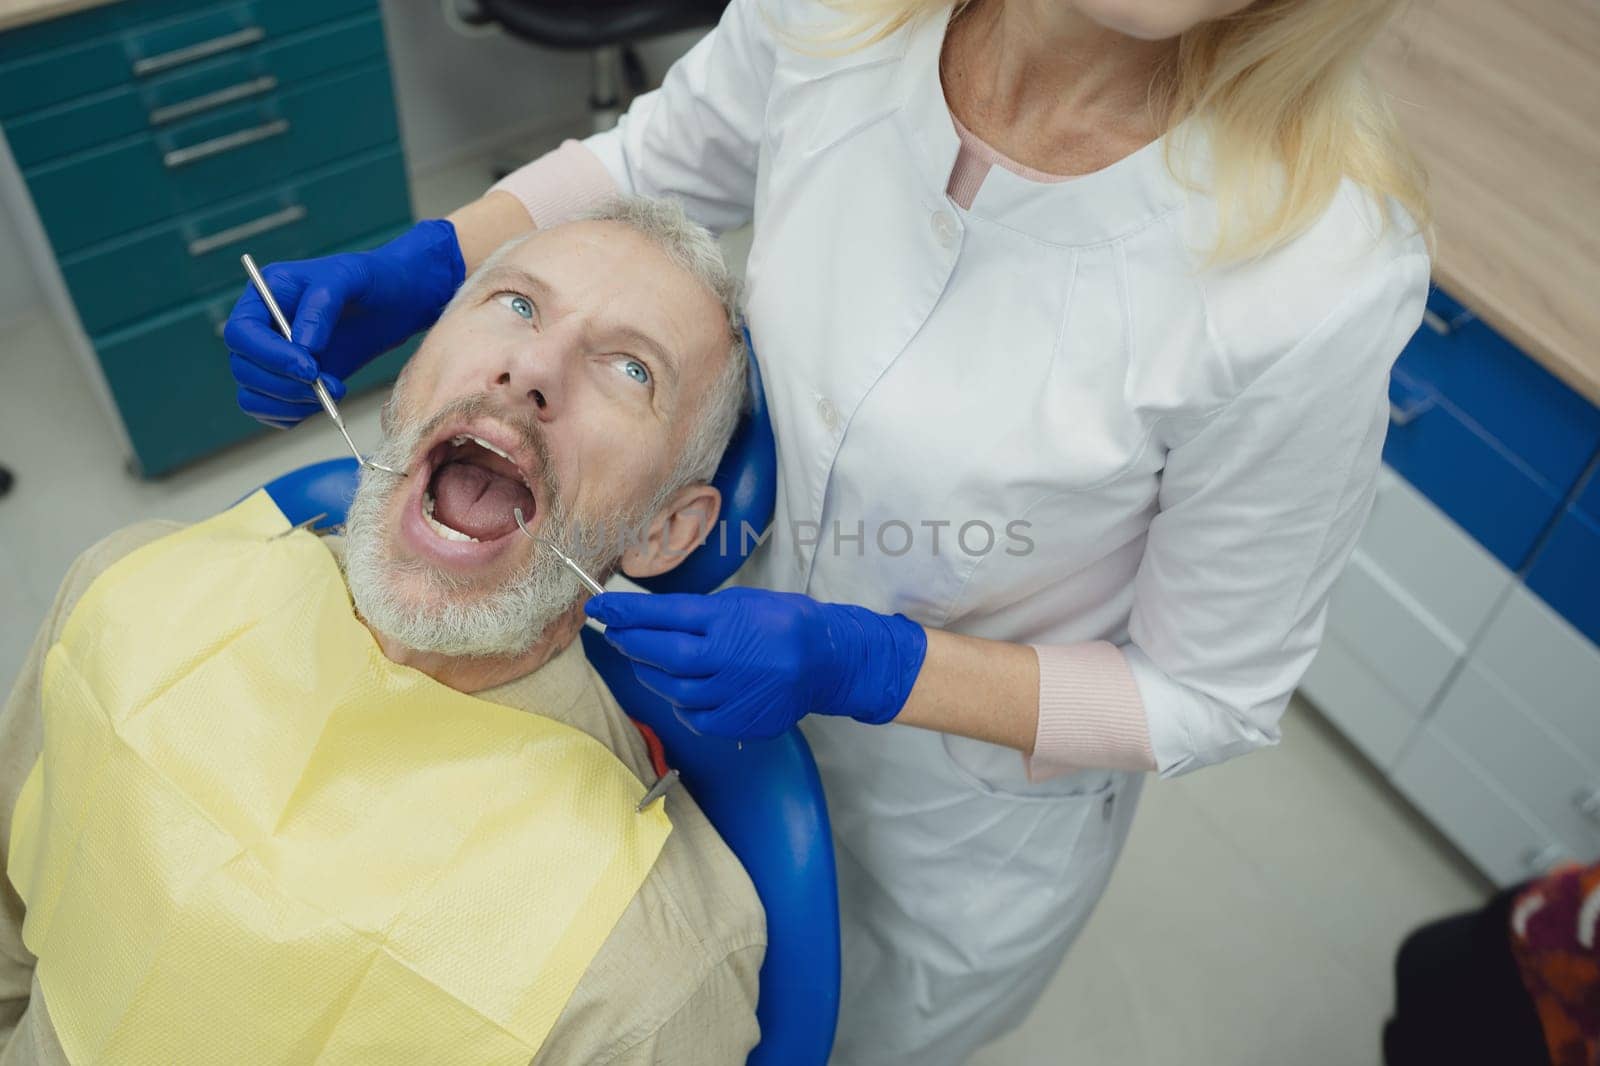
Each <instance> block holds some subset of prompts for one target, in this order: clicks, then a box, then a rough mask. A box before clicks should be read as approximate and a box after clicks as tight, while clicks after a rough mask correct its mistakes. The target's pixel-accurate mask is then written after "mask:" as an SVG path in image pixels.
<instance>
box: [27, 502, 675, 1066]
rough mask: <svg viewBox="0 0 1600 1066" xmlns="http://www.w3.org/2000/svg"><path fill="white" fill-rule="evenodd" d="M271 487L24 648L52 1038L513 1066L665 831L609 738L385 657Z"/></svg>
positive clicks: (538, 1037) (36, 917)
mask: <svg viewBox="0 0 1600 1066" xmlns="http://www.w3.org/2000/svg"><path fill="white" fill-rule="evenodd" d="M288 525H289V524H288V522H287V520H286V519H285V518H284V517H283V515H282V514H280V513H279V511H278V510H277V508H276V507H275V506H274V505H273V503H272V501H271V499H270V498H269V497H267V496H266V494H265V493H257V494H256V495H255V496H253V497H251V498H250V499H248V500H246V501H245V502H244V503H242V504H240V505H238V506H237V507H235V508H233V509H232V510H230V511H228V512H226V513H224V514H222V515H220V516H218V517H217V518H214V519H212V520H211V521H208V522H204V523H201V524H200V525H197V526H193V527H191V528H189V529H186V530H184V531H183V532H180V533H177V534H174V535H172V536H169V537H166V538H164V539H162V540H159V541H157V542H155V543H153V544H150V545H147V546H146V547H144V548H142V549H140V550H138V551H136V552H134V553H132V554H131V555H129V556H127V557H126V558H124V559H122V560H121V561H119V562H118V563H117V564H116V565H114V566H113V567H111V568H110V569H109V570H107V571H106V572H105V573H104V574H102V575H101V576H100V577H99V579H98V580H96V581H95V582H94V584H93V585H92V586H91V587H90V588H89V590H88V592H86V593H85V594H84V597H83V599H82V600H81V601H80V602H79V603H78V605H77V607H76V609H75V610H74V611H73V612H72V615H71V617H70V618H69V619H68V621H67V623H66V626H65V628H64V629H63V631H62V634H61V639H60V641H59V642H58V643H57V644H56V645H55V646H54V647H53V648H51V649H50V653H49V655H48V657H47V659H46V661H45V670H44V750H43V754H42V755H41V756H40V759H39V761H38V763H36V764H35V765H34V767H33V770H32V772H31V774H30V775H29V777H28V780H27V784H26V785H25V787H24V789H23V792H22V795H21V797H20V799H19V800H18V804H17V809H16V815H15V825H14V828H13V831H12V836H11V841H10V875H11V879H12V881H13V882H14V883H15V885H16V887H17V890H18V892H19V893H20V894H21V896H22V898H23V899H24V900H25V901H26V903H27V918H26V921H25V923H24V925H23V940H24V942H25V943H26V944H27V946H28V948H29V949H30V950H31V951H33V952H34V954H35V955H37V956H38V959H39V965H38V979H39V984H40V986H41V987H42V988H43V990H44V998H45V1002H46V1004H47V1005H48V1008H49V1012H50V1018H51V1020H52V1022H53V1023H54V1026H55V1029H56V1032H57V1034H58V1036H59V1037H60V1039H61V1043H62V1046H63V1048H64V1049H65V1050H66V1052H67V1055H68V1057H69V1058H70V1059H71V1060H72V1061H73V1062H74V1063H78V1064H85V1063H94V1062H116V1063H141V1064H143V1063H148V1064H152V1066H155V1064H159V1066H174V1064H178V1066H189V1064H206V1063H230V1064H231V1063H296V1064H298V1063H311V1062H317V1063H384V1064H388V1063H427V1064H429V1066H435V1064H441V1063H462V1064H469V1063H470V1064H472V1066H483V1064H488V1063H515V1064H519V1066H520V1064H526V1063H527V1062H529V1060H531V1059H532V1058H533V1056H534V1055H535V1053H537V1051H538V1050H539V1047H540V1045H541V1044H542V1043H543V1042H544V1039H545V1037H546V1035H547V1034H548V1033H549V1031H550V1029H551V1026H552V1025H553V1024H554V1023H555V1020H556V1018H557V1016H558V1015H559V1014H560V1013H561V1010H562V1008H563V1007H564V1006H565V1005H566V1002H567V1000H568V998H569V997H570V996H571V994H572V991H573V989H574V988H575V987H576V986H577V984H578V980H579V978H580V977H581V976H582V975H583V972H584V970H585V969H587V967H588V965H589V963H590V962H591V961H592V960H593V958H594V956H595V954H596V952H597V951H598V950H599V948H600V945H601V943H602V942H603V941H604V940H605V938H606V937H607V936H608V935H609V934H610V932H611V930H612V929H613V928H614V926H615V925H616V922H617V919H618V917H620V915H621V914H622V911H623V909H624V908H625V907H626V906H627V905H628V903H629V901H630V900H631V899H632V898H633V897H634V895H635V894H636V893H637V892H638V890H639V887H640V885H641V884H643V882H644V879H645V876H646V875H647V874H648V872H649V870H650V867H651V865H652V864H653V863H654V862H655V859H656V856H657V855H658V854H659V853H660V851H661V847H662V845H663V843H664V842H665V840H666V838H667V835H668V833H669V832H670V831H671V825H670V823H669V822H668V820H667V816H666V814H665V812H664V810H663V807H664V804H659V803H658V804H654V805H653V806H652V807H651V808H650V809H649V810H647V811H646V812H645V813H643V814H637V813H635V811H634V807H635V805H636V804H637V803H638V801H639V799H640V798H641V797H642V796H643V795H644V791H645V790H644V786H643V785H642V784H640V782H639V781H638V780H637V779H636V778H635V777H634V776H633V774H632V773H630V772H629V771H628V769H627V768H626V767H625V766H623V764H622V763H621V762H619V761H618V760H617V759H616V757H615V756H613V755H612V754H611V752H610V751H608V750H607V749H606V748H605V747H604V746H602V745H601V744H600V743H599V742H597V741H595V740H594V739H593V738H591V737H589V736H588V735H586V734H584V733H581V732H579V731H578V730H575V729H572V728H570V727H568V726H566V725H562V724H560V723H557V722H554V721H551V720H549V719H545V718H540V717H537V716H534V715H530V714H526V713H524V712H522V711H518V710H515V709H512V708H510V707H504V706H500V705H498V704H494V703H490V702H488V701H486V700H481V699H477V698H475V697H473V696H467V695H464V694H462V693H460V692H456V691H454V690H452V689H449V688H446V687H445V686H443V685H441V684H439V683H437V682H435V681H434V680H433V679H431V678H429V677H427V676H425V675H423V674H421V673H418V672H416V671H414V670H411V669H408V668H405V667H401V666H397V665H395V664H394V663H392V662H390V661H389V660H388V659H387V658H385V657H384V655H383V653H382V652H381V651H380V650H379V649H378V647H377V645H376V644H375V642H374V641H373V639H372V637H371V634H370V633H369V632H368V631H367V630H366V628H365V627H364V626H363V625H362V624H361V622H360V621H359V620H358V619H357V618H356V617H355V614H354V612H353V611H352V609H351V606H350V601H349V597H348V593H347V592H346V589H345V584H344V580H343V577H342V575H341V574H340V572H339V568H338V566H337V564H336V563H335V561H334V559H333V557H332V556H331V555H330V554H329V552H328V550H327V548H326V547H325V546H323V545H322V544H321V543H320V542H319V541H318V539H317V538H316V537H314V536H312V535H311V534H308V533H303V532H302V533H294V534H292V535H290V536H286V537H277V538H276V539H274V538H275V535H276V534H280V533H282V532H284V531H285V530H286V529H287V528H288Z"/></svg>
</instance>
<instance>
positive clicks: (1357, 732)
mask: <svg viewBox="0 0 1600 1066" xmlns="http://www.w3.org/2000/svg"><path fill="white" fill-rule="evenodd" d="M1300 691H1301V692H1303V693H1305V695H1306V696H1307V697H1308V698H1309V699H1310V700H1311V702H1312V703H1315V704H1316V705H1317V706H1318V707H1320V708H1321V709H1322V712H1323V714H1325V715H1326V716H1327V717H1328V719H1329V720H1330V721H1332V722H1333V724H1334V725H1336V726H1338V727H1339V729H1340V730H1341V731H1343V733H1344V735H1345V736H1347V737H1349V738H1350V740H1351V742H1352V743H1354V744H1355V746H1356V747H1358V748H1360V749H1361V751H1362V754H1364V755H1366V757H1367V758H1369V759H1371V760H1372V761H1373V763H1375V764H1376V765H1377V766H1379V767H1381V768H1383V769H1385V770H1388V769H1390V768H1391V767H1392V766H1393V765H1394V761H1395V758H1396V757H1397V756H1398V755H1399V754H1400V749H1401V748H1403V747H1404V746H1405V743H1406V739H1407V738H1408V737H1410V736H1411V731H1412V729H1414V728H1415V727H1416V724H1417V722H1418V720H1419V719H1420V717H1421V716H1420V713H1419V712H1418V711H1417V710H1416V709H1415V708H1413V707H1410V706H1408V705H1407V704H1406V703H1405V702H1404V701H1403V700H1401V699H1400V698H1399V697H1398V696H1396V695H1395V694H1394V692H1393V691H1392V690H1391V689H1390V688H1389V687H1388V686H1387V685H1385V684H1384V682H1383V678H1381V677H1380V676H1378V674H1377V673H1376V672H1375V671H1374V670H1372V669H1371V668H1370V667H1368V666H1367V664H1366V663H1364V662H1362V661H1361V660H1360V659H1359V658H1358V657H1357V656H1356V654H1355V653H1354V652H1352V651H1351V650H1350V649H1349V648H1346V647H1345V646H1344V642H1343V641H1342V640H1341V639H1340V638H1339V637H1336V636H1333V635H1332V634H1327V635H1325V636H1324V637H1323V638H1322V649H1321V650H1320V651H1319V652H1317V658H1316V661H1314V662H1313V663H1312V664H1311V669H1310V670H1307V671H1306V676H1305V678H1304V679H1303V680H1302V681H1301V682H1300Z"/></svg>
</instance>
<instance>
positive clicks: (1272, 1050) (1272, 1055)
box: [0, 166, 1486, 1066]
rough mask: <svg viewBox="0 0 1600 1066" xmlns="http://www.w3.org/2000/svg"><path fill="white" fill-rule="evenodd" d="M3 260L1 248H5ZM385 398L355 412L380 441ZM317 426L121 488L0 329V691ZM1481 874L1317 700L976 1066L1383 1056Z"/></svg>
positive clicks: (82, 397)
mask: <svg viewBox="0 0 1600 1066" xmlns="http://www.w3.org/2000/svg"><path fill="white" fill-rule="evenodd" d="M485 181H486V176H485V175H484V174H482V173H480V171H479V169H478V168H474V167H472V166H466V167H460V168H456V169H455V170H453V171H449V172H446V173H444V174H441V175H437V176H435V177H433V178H431V179H427V180H424V181H422V182H420V183H419V185H418V191H417V193H418V200H419V203H420V205H421V207H422V209H423V210H424V212H425V213H430V214H431V213H438V212H441V211H443V210H445V209H447V208H448V207H450V206H453V205H454V204H456V203H459V202H460V201H461V200H462V199H464V198H465V197H467V196H470V195H472V194H474V193H475V192H477V191H478V190H479V189H481V188H482V186H483V184H485ZM0 254H3V253H0ZM377 409H378V398H377V397H373V396H368V397H364V398H361V399H358V400H355V401H353V402H351V403H350V404H348V405H347V407H346V412H347V415H348V417H349V420H350V423H351V429H352V432H353V433H354V435H355V437H356V439H357V441H372V440H374V439H375V438H376V432H377V429H376V425H377ZM341 447H342V446H341V445H340V443H339V440H338V438H337V436H336V435H335V433H334V431H333V429H332V428H331V427H330V426H328V425H327V424H326V423H325V422H322V421H321V420H318V421H316V422H314V423H311V424H308V425H306V426H304V427H302V428H300V429H298V430H296V431H293V432H291V433H286V434H273V435H271V436H268V437H264V438H260V439H257V440H254V441H251V442H249V443H247V444H245V445H241V446H239V447H237V448H234V449H231V450H229V451H228V452H226V453H224V454H222V455H220V456H217V457H215V458H212V459H209V460H206V461H204V462H202V463H199V464H197V465H195V466H193V467H190V468H189V469H186V470H184V471H181V472H180V473H178V474H176V475H173V476H172V477H169V478H167V479H165V480H162V481H158V482H140V481H136V480H134V479H132V478H130V477H129V476H128V475H127V474H126V473H125V472H124V467H123V456H122V455H121V453H120V450H119V447H118V445H117V443H116V434H115V432H114V431H113V429H112V427H111V426H110V425H109V424H108V423H107V422H106V416H105V414H104V413H103V411H102V410H101V408H100V406H99V403H98V401H97V400H96V399H95V398H94V396H93V394H92V392H91V390H90V389H89V386H88V382H87V379H86V378H85V375H84V371H83V370H82V368H81V367H80V366H79V365H78V364H77V362H76V359H75V357H74V356H73V355H72V353H71V352H70V350H69V349H68V347H67V345H66V342H65V339H64V338H63V337H62V335H61V333H60V331H59V329H58V328H57V326H56V325H55V324H54V323H53V322H52V321H50V320H49V319H48V318H46V317H42V316H40V317H35V318H32V319H29V320H26V321H24V322H22V323H19V324H16V325H14V326H11V327H8V328H6V329H5V330H3V331H0V463H4V464H7V465H10V466H11V467H12V468H13V470H14V471H15V472H16V474H17V478H18V481H17V486H16V489H15V490H14V491H13V493H12V494H11V496H10V497H8V498H6V499H4V500H0V684H9V679H10V678H11V677H12V676H13V674H14V673H15V671H16V669H17V666H18V664H19V663H20V661H21V659H22V655H23V653H24V651H25V649H26V647H27V644H28V642H30V641H31V639H32V635H33V631H34V628H35V626H36V625H37V624H38V621H39V619H40V617H41V616H42V614H43V612H44V610H45V608H46V607H47V605H48V604H49V602H50V601H51V599H52V598H53V596H54V593H55V587H56V583H57V582H58V581H59V580H60V578H61V575H62V574H63V572H64V571H65V570H66V568H67V566H68V564H69V563H70V562H71V560H72V558H73V557H74V556H75V555H76V554H77V553H78V552H79V551H81V550H82V549H83V548H84V547H86V546H87V545H89V544H91V543H92V542H93V541H95V540H96V539H98V538H99V537H101V536H103V535H105V534H106V533H108V532H110V531H111V530H112V529H115V528H116V527H118V526H120V525H124V524H126V523H128V522H132V521H135V520H137V519H140V518H144V517H151V516H161V517H171V518H178V519H194V518H198V517H200V516H202V515H206V514H209V513H212V512H214V511H216V510H217V509H219V508H221V507H224V506H226V505H227V504H229V503H230V502H232V501H233V500H235V499H237V498H238V497H239V496H240V495H241V494H243V493H245V492H247V491H249V490H250V489H251V488H253V487H255V486H257V485H259V484H260V483H261V482H262V481H264V480H266V479H268V478H270V477H272V476H273V475H275V474H277V473H280V472H282V471H284V470H287V469H290V468H292V467H294V466H297V465H300V464H302V463H305V462H309V461H312V460H315V459H321V458H326V457H329V456H334V455H338V454H340V451H341ZM1485 891H1486V887H1485V885H1484V884H1483V882H1482V881H1481V880H1480V879H1479V878H1478V877H1477V876H1476V875H1475V874H1473V873H1472V872H1471V871H1470V870H1469V869H1467V868H1466V867H1465V866H1464V865H1463V864H1462V862H1461V860H1460V859H1459V858H1457V857H1456V856H1455V854H1454V853H1453V852H1452V851H1450V849H1449V848H1448V847H1447V846H1446V845H1444V844H1443V843H1442V842H1440V840H1439V839H1438V838H1437V837H1436V836H1435V834H1433V832H1432V831H1431V830H1429V829H1428V828H1427V826H1426V825H1424V824H1423V823H1422V822H1421V821H1420V820H1419V819H1418V818H1417V817H1416V816H1415V815H1414V814H1413V813H1412V812H1411V810H1410V809H1409V808H1408V807H1407V806H1406V805H1405V804H1404V803H1403V802H1402V801H1401V800H1399V799H1398V798H1397V797H1396V796H1395V795H1394V794H1393V793H1392V792H1391V791H1390V790H1389V789H1388V787H1387V786H1385V785H1384V784H1383V783H1382V782H1381V781H1380V780H1379V779H1378V777H1377V776H1376V775H1375V774H1374V773H1373V772H1372V771H1371V770H1370V769H1369V768H1368V767H1367V765H1366V764H1365V763H1364V762H1363V761H1362V759H1361V757H1360V756H1359V755H1357V754H1355V753H1354V752H1353V751H1352V750H1351V749H1350V748H1349V747H1348V746H1347V745H1346V744H1345V743H1344V742H1343V741H1342V740H1341V739H1340V738H1339V737H1338V735H1337V734H1336V732H1335V731H1334V730H1333V729H1332V728H1331V727H1330V726H1329V725H1327V723H1325V722H1324V721H1323V720H1322V719H1321V718H1319V717H1318V716H1317V715H1316V713H1315V712H1314V711H1312V710H1310V709H1309V708H1307V707H1305V706H1303V705H1300V704H1296V706H1295V707H1294V708H1292V709H1291V711H1290V713H1289V716H1288V719H1287V722H1286V725H1285V739H1284V743H1283V745H1282V747H1280V748H1278V749H1276V750H1273V751H1268V752H1262V753H1259V754H1256V755H1252V756H1250V757H1248V758H1245V759H1242V760H1239V761H1237V762H1235V763H1232V764H1229V765H1226V766H1223V767H1219V768H1215V769H1211V770H1207V771H1203V772H1201V773H1198V774H1195V775H1193V776H1190V777H1186V778H1182V779H1179V780H1176V781H1170V782H1155V783H1152V786H1151V787H1150V788H1148V789H1147V790H1146V795H1145V799H1144V809H1143V811H1142V812H1141V814H1140V816H1139V820H1138V823H1137V824H1136V827H1135V829H1134V834H1133V839H1132V842H1131V843H1130V845H1129V848H1128V852H1127V854H1126V856H1125V858H1124V859H1123V862H1122V865H1121V867H1120V868H1119V870H1118V872H1117V875H1116V878H1115V879H1114V880H1113V882H1112V885H1111V889H1110V891H1109V893H1108V894H1107V896H1106V899H1105V900H1104V901H1103V903H1102V904H1101V907H1100V909H1099V911H1098V913H1097V914H1096V915H1095V917H1094V919H1093V920H1092V921H1091V923H1090V925H1089V927H1088V930H1087V931H1086V932H1085V934H1084V936H1083V938H1082V940H1081V941H1080V942H1079V944H1078V945H1077V947H1076V948H1075V949H1074V951H1073V953H1072V954H1071V956H1069V958H1068V961H1067V965H1066V966H1065V967H1064V968H1063V970H1062V972H1061V974H1060V976H1059V977H1057V979H1056V981H1055V983H1054V984H1053V985H1052V986H1051V988H1050V989H1049V991H1048V992H1047V993H1046V996H1045V1000H1044V1002H1042V1003H1041V1004H1040V1006H1039V1008H1038V1009H1037V1010H1036V1011H1035V1012H1034V1015H1033V1017H1032V1018H1031V1019H1030V1020H1029V1022H1028V1023H1027V1024H1026V1025H1025V1026H1024V1027H1023V1028H1022V1029H1021V1030H1020V1031H1018V1032H1017V1033H1015V1034H1013V1035H1012V1036H1011V1037H1010V1038H1008V1039H1006V1040H1004V1041H1002V1042H1001V1043H999V1044H998V1045H996V1046H994V1047H992V1048H990V1049H988V1050H987V1051H985V1052H984V1053H983V1054H982V1055H980V1056H979V1058H978V1059H977V1060H976V1062H977V1063H978V1064H979V1066H1035V1064H1039V1066H1043V1064H1056V1063H1062V1064H1075V1063H1085V1064H1095V1066H1101V1064H1106V1066H1109V1064H1117V1066H1123V1064H1126V1066H1166V1064H1173V1066H1176V1064H1179V1063H1182V1064H1184V1066H1196V1064H1199V1066H1211V1064H1216V1066H1253V1064H1262V1066H1284V1064H1294V1066H1320V1064H1328V1066H1334V1064H1340V1066H1344V1064H1356V1066H1362V1064H1373V1063H1376V1062H1377V1059H1378V1053H1377V1034H1378V1029H1379V1026H1380V1025H1381V1022H1382V1019H1383V1017H1384V1014H1385V1011H1386V1009H1387V1004H1388V1003H1389V1001H1390V998H1391V994H1392V990H1391V987H1390V960H1391V959H1392V957H1393V952H1394V948H1395V946H1396V944H1397V943H1398V942H1399V940H1400V938H1401V937H1402V936H1403V934H1404V933H1405V931H1406V930H1407V929H1409V928H1410V927H1412V926H1414V925H1415V924H1417V923H1418V922H1420V921H1422V920H1424V919H1426V918H1429V917H1432V916H1434V915H1438V914H1443V913H1446V912H1449V911H1452V910H1458V909H1462V908H1465V907H1469V906H1471V905H1473V904H1474V903H1475V902H1476V901H1478V900H1479V899H1481V898H1482V897H1483V895H1484V893H1485Z"/></svg>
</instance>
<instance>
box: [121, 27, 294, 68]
mask: <svg viewBox="0 0 1600 1066" xmlns="http://www.w3.org/2000/svg"><path fill="white" fill-rule="evenodd" d="M266 36H267V31H266V30H264V29H262V28H261V27H260V26H251V27H249V28H248V29H243V30H236V31H235V32H233V33H224V34H223V35H222V36H221V37H213V38H211V40H209V41H201V42H200V43H199V44H191V45H186V46H184V47H183V48H175V49H173V50H172V51H170V52H162V53H161V54H160V55H158V56H150V57H149V58H147V59H136V60H134V63H133V75H134V77H136V78H142V77H144V76H145V75H146V74H154V73H156V72H157V71H162V70H171V69H172V68H173V67H181V66H183V64H185V63H193V62H194V61H195V60H196V59H204V58H206V57H207V56H214V55H216V54H217V53H218V52H230V51H232V50H233V49H235V48H243V47H244V46H245V45H247V44H255V43H256V42H257V41H259V40H262V39H263V38H265V37H266Z"/></svg>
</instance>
